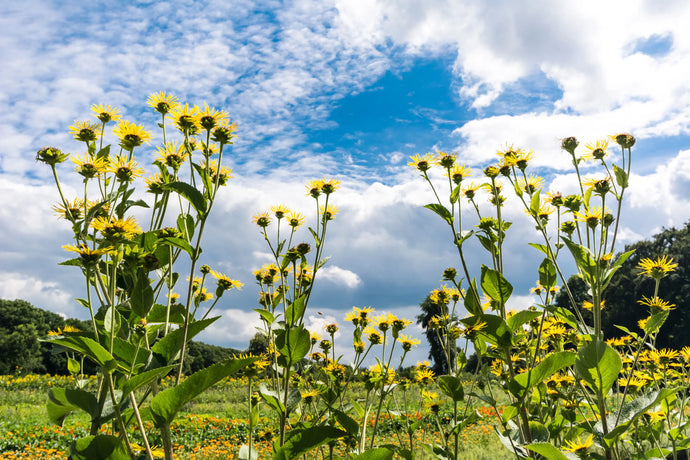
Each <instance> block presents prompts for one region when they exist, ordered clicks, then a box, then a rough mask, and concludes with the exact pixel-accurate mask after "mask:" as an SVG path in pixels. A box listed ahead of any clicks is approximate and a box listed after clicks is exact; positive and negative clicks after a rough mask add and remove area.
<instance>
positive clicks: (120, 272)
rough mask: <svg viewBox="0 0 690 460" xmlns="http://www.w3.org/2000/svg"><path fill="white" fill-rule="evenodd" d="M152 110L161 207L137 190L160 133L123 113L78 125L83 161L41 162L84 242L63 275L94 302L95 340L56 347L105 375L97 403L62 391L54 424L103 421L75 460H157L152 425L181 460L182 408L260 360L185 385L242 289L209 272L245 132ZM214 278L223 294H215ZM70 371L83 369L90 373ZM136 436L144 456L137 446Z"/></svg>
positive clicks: (150, 181)
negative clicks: (215, 227)
mask: <svg viewBox="0 0 690 460" xmlns="http://www.w3.org/2000/svg"><path fill="white" fill-rule="evenodd" d="M148 105H149V106H150V107H151V108H153V110H155V111H156V112H157V113H158V114H160V116H161V123H160V124H159V126H160V128H161V130H162V137H163V142H162V144H161V145H160V146H157V147H156V151H157V154H158V156H157V158H156V159H155V160H154V162H153V166H154V170H155V171H156V172H155V173H154V174H153V175H151V176H149V177H147V178H145V179H144V181H145V185H146V191H147V192H148V193H149V194H151V195H152V196H153V204H152V205H149V204H148V203H147V202H146V201H145V200H144V199H143V198H141V197H140V196H139V195H136V194H135V192H136V191H135V187H134V184H135V183H136V182H137V181H139V179H140V178H141V177H142V176H143V174H144V168H142V167H141V166H140V165H139V163H138V161H137V156H136V155H135V150H136V151H137V152H140V151H141V150H145V149H146V148H147V146H148V144H149V142H150V141H151V139H152V134H151V133H150V132H149V131H147V130H146V129H145V128H144V127H143V126H141V125H136V124H134V123H132V122H129V121H125V120H121V116H120V113H119V110H117V109H115V108H113V107H111V106H108V105H105V106H104V105H95V106H93V108H92V109H93V112H94V115H95V119H96V120H97V121H77V122H75V123H74V125H72V126H71V127H70V131H71V133H72V134H73V136H74V139H75V140H77V141H80V142H82V143H83V146H84V153H83V154H81V155H72V156H71V155H69V154H67V153H63V152H62V151H61V150H60V149H58V148H55V147H44V148H41V149H40V150H39V151H38V153H37V155H36V159H37V160H38V161H40V162H42V163H44V164H46V165H48V166H49V167H50V168H51V171H52V174H53V177H54V180H55V184H56V186H57V191H58V195H59V203H58V204H57V205H56V207H55V209H56V211H57V212H58V216H59V217H61V218H64V219H65V220H67V221H68V222H69V223H70V224H71V226H72V230H73V238H74V241H73V243H72V244H71V245H66V246H64V248H65V249H66V250H67V251H69V252H71V253H74V254H76V257H75V258H72V259H69V260H67V261H65V262H63V263H62V265H66V266H73V267H77V268H79V269H80V271H81V272H82V274H83V276H84V283H85V284H84V294H85V298H79V299H77V302H79V304H80V305H82V306H83V307H84V308H85V309H86V310H87V311H88V313H89V316H90V320H91V324H92V325H93V331H92V332H82V331H73V330H72V331H69V332H68V331H66V330H63V331H60V332H59V333H56V334H52V335H49V336H48V337H47V338H46V340H47V341H49V342H50V343H52V344H53V346H54V347H55V348H56V349H58V350H67V351H69V352H70V353H73V354H75V355H77V356H79V357H82V358H86V359H89V360H91V361H92V362H93V363H94V364H95V365H96V366H97V367H98V370H99V374H98V382H99V383H98V389H97V390H96V391H95V392H89V391H87V390H85V389H81V388H59V389H58V388H55V389H52V390H51V391H50V394H49V402H48V414H49V416H50V418H51V420H53V421H54V422H55V423H58V424H62V423H63V421H64V419H65V418H66V417H67V416H68V415H69V414H71V413H73V412H75V411H79V410H81V411H84V412H86V413H87V414H88V415H89V416H90V417H91V429H90V435H89V436H88V437H86V438H82V439H78V440H76V441H75V442H74V443H73V444H72V446H71V447H70V454H71V456H72V458H75V459H79V458H83V459H88V458H95V457H94V456H96V455H98V456H99V458H101V457H105V456H108V455H109V457H108V458H136V457H137V456H139V455H140V454H143V455H144V456H145V457H147V458H149V459H153V457H154V454H153V448H152V443H151V442H150V438H151V436H152V434H151V431H150V428H149V426H148V424H147V422H152V423H153V425H154V426H155V427H156V428H157V430H158V434H157V435H156V436H157V437H156V442H160V443H162V445H163V450H164V452H165V457H166V459H172V458H173V443H172V439H171V434H170V423H171V422H172V420H173V419H174V417H175V415H176V414H177V412H178V411H179V410H180V409H181V408H182V406H183V405H184V404H186V403H187V402H189V401H190V400H192V399H193V398H194V397H196V396H197V395H199V394H200V393H202V392H203V391H204V390H206V389H207V388H209V387H210V386H211V385H213V384H214V383H216V382H217V381H219V380H221V379H222V378H224V377H226V376H228V375H230V374H232V373H234V372H237V371H238V370H240V369H242V368H244V367H245V366H248V365H250V364H251V363H252V362H254V361H255V360H256V358H247V359H229V360H227V361H225V362H222V363H218V364H215V365H213V366H211V367H209V368H206V369H204V370H201V371H199V372H197V373H195V374H193V375H190V376H187V377H186V378H184V376H183V368H184V360H185V350H186V347H187V344H188V342H189V341H190V340H191V339H192V338H193V337H194V336H195V335H197V334H198V333H200V332H201V331H203V330H204V329H206V328H207V327H208V326H210V325H211V324H212V323H213V322H214V321H216V320H217V319H218V318H219V316H210V315H211V314H212V311H213V308H214V306H215V305H216V302H217V301H218V299H219V298H220V297H221V296H223V295H224V293H225V292H227V291H228V290H231V289H234V288H236V289H239V288H240V287H241V286H242V283H240V282H239V281H235V280H232V279H230V278H229V277H227V276H225V275H223V274H221V273H218V272H216V271H213V270H211V268H210V267H208V266H207V265H201V266H199V263H200V261H201V256H202V247H201V242H202V237H203V235H204V230H205V228H206V224H207V222H208V219H209V216H210V213H211V210H212V208H213V205H214V204H215V202H216V199H217V194H218V191H219V189H220V187H223V186H225V185H226V184H227V182H228V180H229V179H230V177H231V170H230V169H229V168H228V167H226V166H224V160H226V158H224V154H225V151H224V150H225V148H226V147H227V146H228V145H230V144H232V140H233V138H234V136H235V134H234V132H235V130H236V126H235V125H234V124H230V123H229V118H228V115H227V113H225V112H222V111H217V110H214V109H212V108H210V107H209V106H208V105H207V104H204V107H203V108H199V107H197V106H192V107H189V105H188V104H185V105H184V106H182V105H181V104H179V103H178V101H177V98H175V97H174V96H172V95H170V94H166V93H156V94H153V95H151V97H150V98H149V99H148ZM115 122H117V124H116V125H115V127H114V129H113V130H112V132H113V134H114V135H115V137H116V139H117V144H118V145H117V146H115V147H113V146H111V145H104V140H105V134H106V126H109V124H110V123H115ZM168 124H172V125H173V126H174V127H175V128H176V131H177V134H178V136H177V137H178V138H177V139H176V140H168V134H167V132H166V128H167V127H168ZM118 147H119V148H118ZM70 157H71V160H72V162H73V163H74V164H75V165H76V167H75V172H76V173H77V174H78V175H79V176H81V178H82V183H83V191H82V193H81V196H79V197H76V198H71V197H68V196H66V194H65V192H64V190H63V186H62V184H61V182H60V180H59V174H58V173H59V172H62V169H63V168H62V167H61V166H60V165H61V164H62V163H64V162H65V161H67V160H68V159H69V158H70ZM140 222H141V224H140ZM142 225H144V226H146V227H145V228H142ZM180 269H183V270H187V273H188V274H187V277H186V280H187V281H186V282H184V281H182V282H179V278H180V271H179V270H180ZM211 278H213V279H215V289H213V288H211V289H212V291H211V292H210V291H209V289H208V285H209V284H211V283H210V282H209V281H210V279H211ZM176 291H177V292H176ZM178 293H179V295H178ZM214 296H215V300H213V302H212V299H213V298H214ZM179 299H181V301H179V302H178V300H179ZM70 364H71V366H72V367H73V368H74V367H75V366H78V364H79V363H78V361H77V360H70ZM71 370H75V369H71ZM168 374H173V375H174V384H173V385H172V386H169V387H167V388H165V389H162V386H161V381H162V379H163V377H165V376H166V375H168ZM110 422H113V432H114V434H112V435H110V434H103V433H102V432H101V427H102V426H103V425H104V424H106V423H110ZM131 426H135V427H136V428H137V432H138V442H141V444H143V445H139V444H138V443H135V442H134V440H133V439H132V437H131V436H132V435H131V430H130V427H131Z"/></svg>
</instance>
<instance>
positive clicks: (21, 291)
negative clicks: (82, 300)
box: [0, 271, 81, 317]
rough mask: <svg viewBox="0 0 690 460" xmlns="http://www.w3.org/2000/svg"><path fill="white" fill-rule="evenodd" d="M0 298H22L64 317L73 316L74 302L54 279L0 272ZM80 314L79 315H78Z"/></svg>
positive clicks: (75, 306)
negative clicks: (47, 279)
mask: <svg viewBox="0 0 690 460" xmlns="http://www.w3.org/2000/svg"><path fill="white" fill-rule="evenodd" d="M0 298H2V299H12V300H14V299H22V300H26V301H28V302H29V303H31V304H33V305H34V306H36V307H40V308H47V309H49V310H51V311H53V312H56V313H60V314H61V315H63V316H65V317H68V316H69V317H75V316H78V315H79V313H81V312H78V311H77V304H76V302H73V301H72V298H71V296H70V295H69V294H68V293H67V292H65V291H64V290H63V289H62V287H61V286H60V285H59V284H58V283H56V282H54V281H44V280H41V279H37V278H35V277H32V276H27V274H26V273H18V272H7V271H3V272H0ZM79 316H81V315H79Z"/></svg>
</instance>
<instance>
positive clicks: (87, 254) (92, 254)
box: [62, 244, 113, 268]
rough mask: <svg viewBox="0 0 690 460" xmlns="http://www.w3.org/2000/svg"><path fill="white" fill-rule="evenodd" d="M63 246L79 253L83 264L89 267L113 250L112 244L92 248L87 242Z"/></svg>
mask: <svg viewBox="0 0 690 460" xmlns="http://www.w3.org/2000/svg"><path fill="white" fill-rule="evenodd" d="M62 248H63V249H65V250H67V251H73V252H76V253H77V254H79V259H81V264H82V266H84V267H87V268H90V267H94V266H95V265H96V264H97V263H98V261H99V260H101V257H103V256H104V255H105V254H110V253H111V252H112V250H113V248H112V247H110V246H108V247H104V248H99V249H91V248H89V247H88V246H86V245H85V244H80V245H79V246H74V245H69V246H63V247H62Z"/></svg>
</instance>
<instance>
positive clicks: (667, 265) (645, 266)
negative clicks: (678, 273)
mask: <svg viewBox="0 0 690 460" xmlns="http://www.w3.org/2000/svg"><path fill="white" fill-rule="evenodd" d="M676 267H678V264H677V263H675V264H674V263H673V259H672V258H668V257H667V256H662V257H657V258H656V260H652V259H648V258H645V259H642V260H640V262H639V263H638V264H637V268H638V269H640V270H641V272H640V273H641V274H643V275H646V276H649V277H650V278H654V279H655V280H660V279H661V278H663V277H664V276H666V274H667V273H671V272H673V271H675V269H676Z"/></svg>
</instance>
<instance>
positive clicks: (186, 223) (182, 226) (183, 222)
mask: <svg viewBox="0 0 690 460" xmlns="http://www.w3.org/2000/svg"><path fill="white" fill-rule="evenodd" d="M177 229H178V230H179V231H180V232H182V235H184V239H186V240H187V241H192V236H194V218H193V217H192V216H190V215H189V214H180V215H179V216H177Z"/></svg>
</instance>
